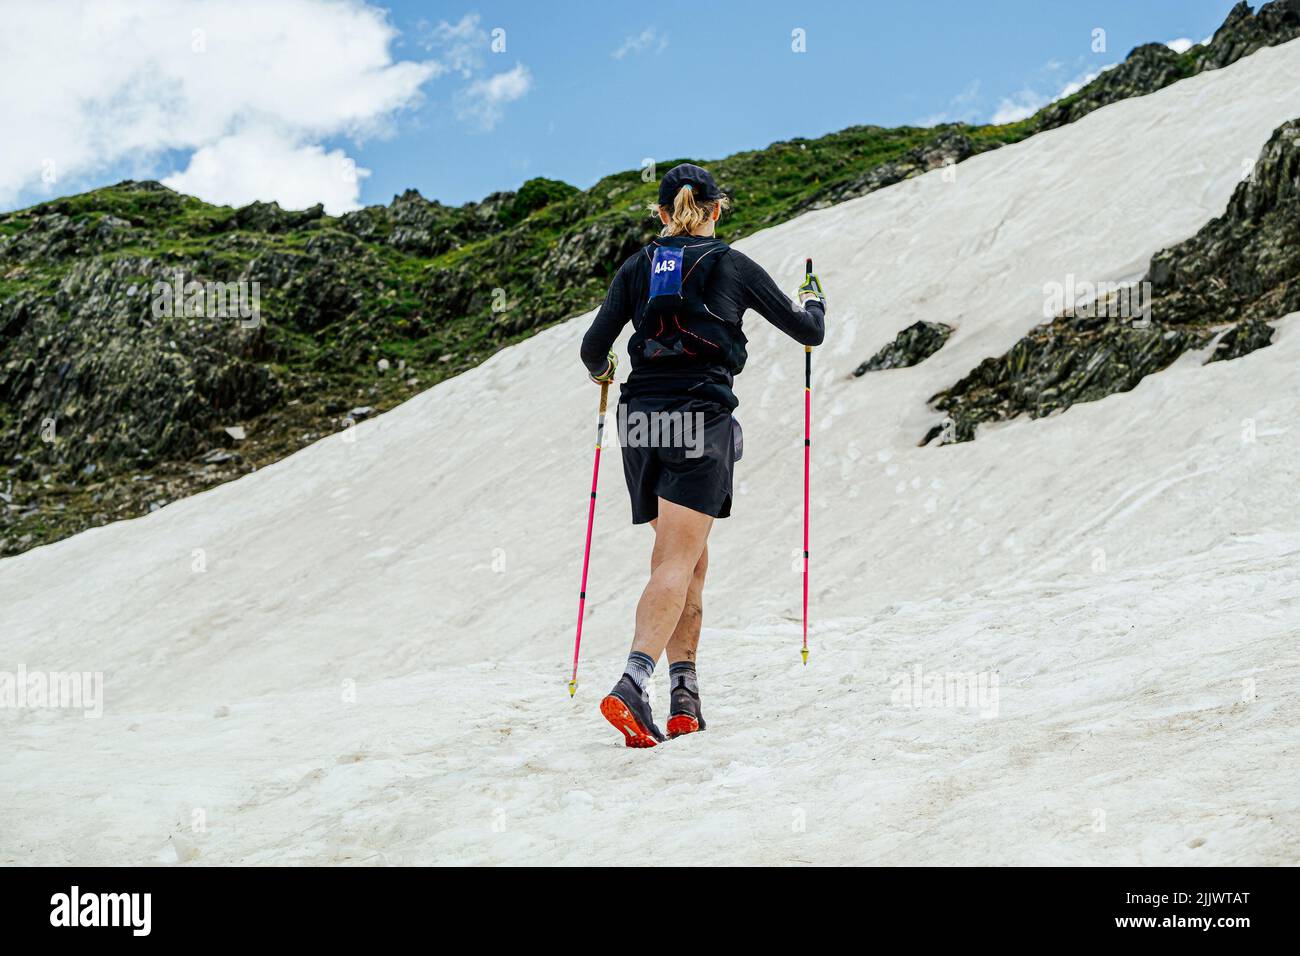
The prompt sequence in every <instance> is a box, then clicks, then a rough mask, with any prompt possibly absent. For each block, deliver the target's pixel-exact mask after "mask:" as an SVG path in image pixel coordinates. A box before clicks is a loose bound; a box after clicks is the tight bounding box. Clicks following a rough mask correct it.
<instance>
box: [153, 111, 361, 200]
mask: <svg viewBox="0 0 1300 956" xmlns="http://www.w3.org/2000/svg"><path fill="white" fill-rule="evenodd" d="M369 175H370V170H368V169H361V168H358V167H357V165H356V163H355V162H353V160H351V159H350V158H349V157H348V156H347V154H345V153H344V152H343V151H342V150H341V149H335V150H331V151H330V152H328V153H327V152H326V151H325V149H324V147H321V146H316V145H303V144H301V143H298V142H296V141H295V140H293V139H291V138H288V137H284V136H281V135H279V134H277V133H274V132H271V131H269V130H248V131H245V132H242V133H236V134H235V135H233V136H226V137H223V138H222V139H219V140H217V142H215V143H213V144H211V145H209V146H203V147H200V148H199V149H198V150H196V151H195V153H194V155H193V156H191V157H190V163H189V167H188V168H187V169H186V170H185V171H184V172H181V173H176V174H175V175H172V176H168V177H167V178H166V179H164V180H163V184H164V185H166V186H170V187H171V188H172V189H175V190H177V191H179V192H183V193H189V194H190V195H193V196H202V197H203V198H204V199H206V200H207V201H208V202H213V203H217V204H220V205H226V206H243V205H246V204H248V203H250V202H253V201H254V200H257V199H261V200H265V199H266V198H267V197H270V196H273V197H275V199H276V201H277V202H279V203H280V205H281V206H284V207H285V208H286V209H302V208H305V207H307V206H311V205H314V204H315V203H318V202H319V203H323V204H324V205H325V211H326V212H328V213H331V214H335V215H337V214H338V213H340V212H346V211H347V210H349V209H355V208H356V207H357V194H358V191H359V189H360V182H361V180H362V179H364V178H365V177H367V176H369Z"/></svg>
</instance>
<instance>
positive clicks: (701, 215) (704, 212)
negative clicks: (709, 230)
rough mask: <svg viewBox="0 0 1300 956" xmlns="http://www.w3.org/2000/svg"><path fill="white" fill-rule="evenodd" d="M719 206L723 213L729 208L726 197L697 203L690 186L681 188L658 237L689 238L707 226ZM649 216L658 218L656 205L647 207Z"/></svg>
mask: <svg viewBox="0 0 1300 956" xmlns="http://www.w3.org/2000/svg"><path fill="white" fill-rule="evenodd" d="M718 206H721V207H722V209H723V211H724V212H725V211H726V210H728V209H730V208H731V201H730V200H729V199H727V197H726V196H719V197H718V198H717V199H714V200H711V201H707V202H698V201H696V199H695V192H694V190H692V189H691V187H690V186H683V187H682V188H681V189H679V190H677V196H676V197H675V198H674V199H673V208H672V210H671V212H669V213H668V224H667V225H666V226H664V227H663V229H662V230H661V231H660V233H659V235H661V236H690V235H694V234H695V233H696V232H697V231H698V230H700V229H703V228H704V227H705V226H707V225H708V223H709V220H711V219H712V218H713V210H714V208H716V207H718ZM646 208H647V209H649V210H650V214H651V215H653V216H655V217H656V218H658V216H659V210H660V209H661V208H665V207H661V206H660V205H659V204H658V203H655V202H652V203H650V204H649V205H648V206H647V207H646Z"/></svg>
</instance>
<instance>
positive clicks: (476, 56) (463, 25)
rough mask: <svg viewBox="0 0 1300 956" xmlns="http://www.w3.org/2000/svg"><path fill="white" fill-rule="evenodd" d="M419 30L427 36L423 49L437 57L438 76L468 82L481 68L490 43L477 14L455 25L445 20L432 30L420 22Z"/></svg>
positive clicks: (472, 14) (464, 17)
mask: <svg viewBox="0 0 1300 956" xmlns="http://www.w3.org/2000/svg"><path fill="white" fill-rule="evenodd" d="M416 29H417V30H420V31H422V32H423V33H424V37H423V39H422V40H421V46H423V47H424V49H425V50H427V51H429V52H435V51H436V52H437V53H438V59H437V60H436V61H435V62H436V63H437V71H438V73H439V74H443V73H449V72H455V73H459V74H460V75H461V76H463V77H465V78H466V79H468V78H469V77H470V76H472V75H473V74H474V73H475V72H477V71H478V70H479V69H481V68H482V66H483V51H484V50H486V49H487V48H488V43H489V40H488V34H487V31H486V30H484V29H483V27H482V26H480V19H479V15H478V14H477V13H467V14H465V15H464V16H463V17H461V18H460V19H459V20H458V21H457V22H455V23H448V22H447V21H446V20H443V21H441V22H440V23H438V25H437V26H432V27H431V26H429V25H428V24H427V23H425V22H424V21H421V22H420V23H419V24H418V25H417V27H416Z"/></svg>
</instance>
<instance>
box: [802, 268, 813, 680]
mask: <svg viewBox="0 0 1300 956" xmlns="http://www.w3.org/2000/svg"><path fill="white" fill-rule="evenodd" d="M812 271H813V266H812V258H811V257H810V258H809V259H808V261H807V263H806V264H805V272H804V274H805V275H812ZM812 350H813V347H812V346H811V345H805V346H804V347H803V650H802V651H801V652H800V653H802V654H803V666H804V667H807V666H808V479H809V472H810V464H811V459H812Z"/></svg>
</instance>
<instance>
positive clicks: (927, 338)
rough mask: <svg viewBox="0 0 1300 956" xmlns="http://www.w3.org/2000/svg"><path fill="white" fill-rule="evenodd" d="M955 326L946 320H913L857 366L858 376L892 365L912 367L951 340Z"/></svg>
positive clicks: (855, 373)
mask: <svg viewBox="0 0 1300 956" xmlns="http://www.w3.org/2000/svg"><path fill="white" fill-rule="evenodd" d="M950 335H952V326H951V325H944V324H943V323H942V322H926V321H924V320H921V321H917V322H913V323H912V324H911V325H909V326H908V327H907V328H905V329H903V331H901V332H899V333H898V335H897V336H895V338H894V341H892V342H890V343H889V344H888V345H886V346H885V347H884V348H882V349H881V350H880V351H879V352H877V353H876V354H875V355H873V356H871V358H869V359H867V360H866V361H865V362H863V363H862V364H861V365H859V366H858V367H857V368H855V369H854V370H853V374H854V375H855V376H861V375H866V374H867V373H868V372H879V371H882V370H884V369H888V368H911V367H912V366H913V365H916V364H918V363H920V362H924V361H925V360H926V359H928V358H929V357H930V356H931V355H933V354H934V353H935V352H937V351H939V349H941V348H943V343H944V342H947V341H948V336H950Z"/></svg>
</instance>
